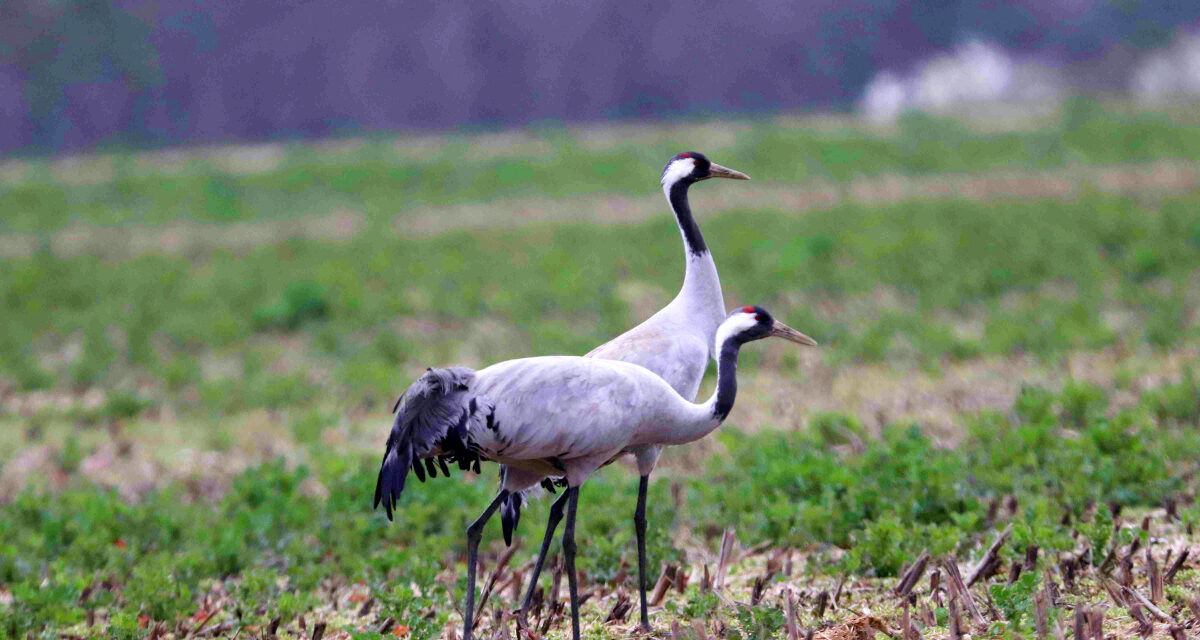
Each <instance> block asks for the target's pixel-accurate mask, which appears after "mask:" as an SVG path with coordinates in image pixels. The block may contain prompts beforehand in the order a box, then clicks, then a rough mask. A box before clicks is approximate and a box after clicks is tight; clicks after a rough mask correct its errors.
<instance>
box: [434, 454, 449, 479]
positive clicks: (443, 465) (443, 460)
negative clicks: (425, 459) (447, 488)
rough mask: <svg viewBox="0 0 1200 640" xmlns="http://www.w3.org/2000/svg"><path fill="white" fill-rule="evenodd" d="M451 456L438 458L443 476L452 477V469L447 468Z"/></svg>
mask: <svg viewBox="0 0 1200 640" xmlns="http://www.w3.org/2000/svg"><path fill="white" fill-rule="evenodd" d="M447 457H449V456H438V459H437V461H438V466H439V467H441V468H442V475H444V476H446V477H447V478H449V477H450V467H448V466H446V458H447Z"/></svg>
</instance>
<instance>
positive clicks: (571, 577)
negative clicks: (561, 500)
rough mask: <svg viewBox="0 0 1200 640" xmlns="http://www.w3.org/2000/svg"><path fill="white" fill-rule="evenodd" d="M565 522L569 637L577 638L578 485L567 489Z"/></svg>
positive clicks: (564, 552)
mask: <svg viewBox="0 0 1200 640" xmlns="http://www.w3.org/2000/svg"><path fill="white" fill-rule="evenodd" d="M566 495H568V496H571V497H570V499H569V500H568V501H567V524H566V526H565V527H563V541H562V547H563V561H564V562H565V563H566V565H567V566H566V569H567V586H568V587H569V588H570V590H571V637H572V638H574V640H579V583H578V582H577V581H576V579H575V508H576V507H578V506H579V487H571V488H569V489H567V493H566Z"/></svg>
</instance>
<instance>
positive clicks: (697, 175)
mask: <svg viewBox="0 0 1200 640" xmlns="http://www.w3.org/2000/svg"><path fill="white" fill-rule="evenodd" d="M709 178H729V179H730V180H749V179H750V176H748V175H746V174H744V173H742V172H741V171H734V170H733V169H730V168H729V167H722V166H721V165H719V164H717V163H715V162H712V161H710V160H709V159H708V158H706V157H704V154H702V153H697V152H695V151H685V152H683V153H679V154H676V155H674V156H672V157H671V159H670V160H668V161H667V166H665V167H663V173H662V183H663V186H667V185H671V184H675V183H676V182H681V181H684V182H686V183H687V184H691V183H693V182H699V181H701V180H708V179H709Z"/></svg>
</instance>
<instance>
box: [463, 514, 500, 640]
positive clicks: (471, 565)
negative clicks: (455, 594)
mask: <svg viewBox="0 0 1200 640" xmlns="http://www.w3.org/2000/svg"><path fill="white" fill-rule="evenodd" d="M505 500H508V492H507V491H504V490H501V491H500V493H499V494H497V495H496V499H495V500H492V503H491V504H489V505H488V507H487V509H484V510H483V513H482V514H481V515H480V516H479V519H478V520H476V521H475V522H472V523H471V526H469V527H467V601H466V604H464V605H463V640H471V630H472V628H473V627H474V626H475V624H474V622H475V621H474V619H473V618H474V617H475V565H476V564H477V561H478V560H479V540H480V538H482V537H483V527H484V525H486V524H487V521H488V520H489V519H491V517H492V514H493V513H496V509H499V508H500V505H501V503H503V502H504V501H505Z"/></svg>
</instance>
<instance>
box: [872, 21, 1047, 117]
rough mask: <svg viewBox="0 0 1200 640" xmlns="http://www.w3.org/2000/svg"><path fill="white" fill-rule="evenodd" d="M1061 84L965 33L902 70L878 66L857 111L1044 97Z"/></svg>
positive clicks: (942, 108)
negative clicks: (905, 72) (942, 50)
mask: <svg viewBox="0 0 1200 640" xmlns="http://www.w3.org/2000/svg"><path fill="white" fill-rule="evenodd" d="M1062 87H1063V84H1062V82H1061V80H1060V78H1059V75H1058V73H1057V72H1056V71H1055V70H1054V69H1052V68H1050V67H1048V66H1046V65H1043V64H1041V63H1038V62H1036V61H1017V60H1015V59H1014V58H1013V56H1012V54H1011V53H1009V52H1008V51H1006V50H1005V49H1004V48H1003V47H1001V46H1000V45H998V44H995V43H991V42H985V41H982V40H978V39H969V40H967V41H966V42H965V43H964V44H962V45H960V46H959V47H957V48H955V49H954V50H953V51H951V52H950V53H948V54H943V55H939V56H936V57H934V58H932V59H930V60H927V61H925V62H922V63H920V64H918V65H917V66H916V68H915V69H914V70H913V71H912V73H910V74H909V75H907V76H901V75H898V74H896V73H893V72H891V71H881V72H879V73H878V74H876V75H875V77H874V78H873V79H872V80H871V82H870V83H868V84H867V87H866V90H865V91H864V92H863V97H862V99H861V100H860V102H859V111H860V112H861V113H862V114H863V115H864V116H865V117H866V118H868V119H869V120H871V121H874V122H889V121H891V120H894V119H895V118H896V117H897V116H899V115H900V114H901V113H903V112H904V111H905V110H908V109H919V110H922V111H929V112H934V113H938V112H946V111H950V110H952V109H955V108H957V107H959V106H961V105H964V104H982V103H986V104H996V103H1014V102H1027V101H1032V100H1045V99H1048V98H1053V97H1055V96H1057V95H1058V94H1059V93H1061V91H1062Z"/></svg>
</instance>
